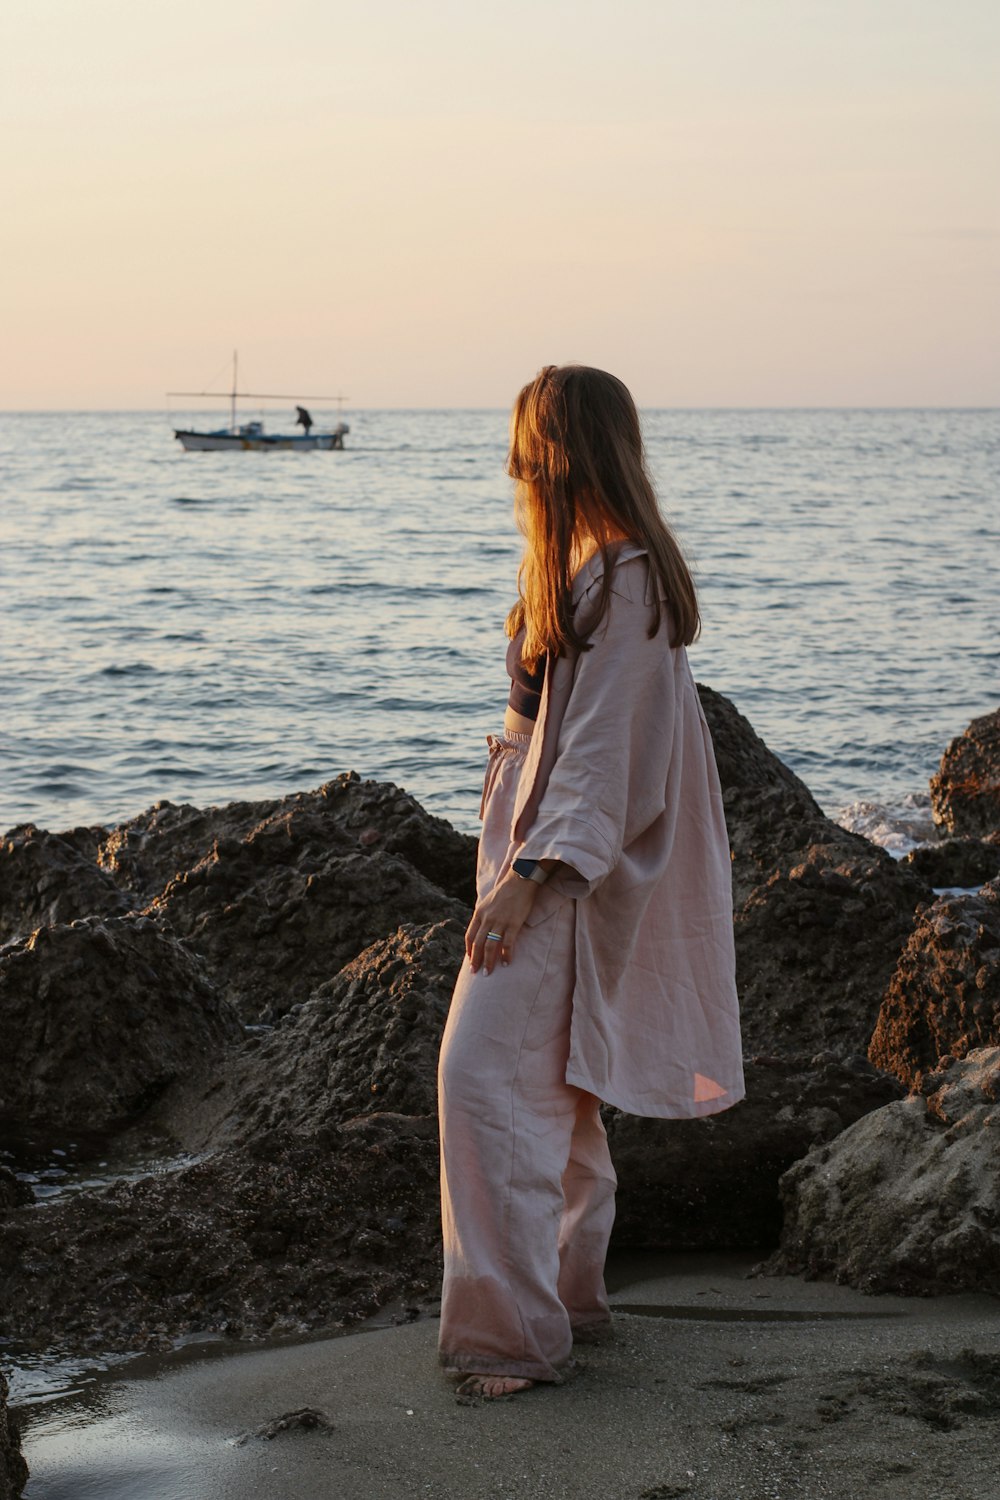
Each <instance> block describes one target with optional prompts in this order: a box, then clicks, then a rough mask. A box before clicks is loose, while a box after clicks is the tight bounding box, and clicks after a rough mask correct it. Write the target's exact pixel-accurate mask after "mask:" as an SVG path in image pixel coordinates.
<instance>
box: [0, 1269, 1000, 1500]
mask: <svg viewBox="0 0 1000 1500" xmlns="http://www.w3.org/2000/svg"><path fill="white" fill-rule="evenodd" d="M752 1264H753V1257H752V1256H747V1255H684V1256H680V1255H678V1256H670V1257H664V1256H656V1257H653V1256H649V1257H644V1256H635V1257H630V1258H628V1259H623V1260H619V1261H618V1262H617V1263H616V1264H615V1265H614V1267H613V1268H612V1270H611V1272H610V1274H609V1285H610V1287H611V1288H612V1300H613V1302H614V1304H615V1305H616V1307H617V1308H618V1312H617V1314H616V1331H615V1337H614V1338H613V1339H612V1340H611V1341H610V1342H608V1343H606V1344H602V1345H594V1346H588V1347H581V1348H579V1349H578V1351H577V1353H578V1356H579V1361H580V1366H581V1368H580V1369H579V1372H578V1373H576V1374H575V1375H573V1376H572V1377H571V1378H569V1379H568V1380H567V1381H566V1383H565V1384H563V1385H562V1386H558V1387H541V1388H536V1389H534V1390H532V1391H530V1392H528V1393H526V1394H524V1395H521V1396H518V1397H516V1398H514V1399H512V1400H508V1401H504V1402H491V1403H485V1402H480V1403H476V1404H474V1405H471V1406H470V1405H460V1404H459V1403H458V1402H456V1400H455V1395H454V1383H453V1382H451V1381H449V1380H447V1379H446V1378H445V1377H444V1376H443V1375H442V1374H440V1373H439V1371H438V1369H437V1366H436V1361H435V1341H436V1335H437V1324H436V1322H435V1321H434V1320H433V1319H426V1320H423V1321H420V1322H417V1323H411V1324H408V1325H405V1326H400V1327H397V1328H386V1329H382V1330H378V1331H374V1332H369V1333H366V1334H363V1335H359V1336H357V1337H347V1338H345V1337H335V1338H319V1339H312V1340H309V1341H307V1342H302V1343H296V1344H286V1345H284V1346H282V1347H277V1348H275V1347H264V1348H255V1349H252V1350H250V1351H249V1352H243V1353H234V1354H226V1355H223V1356H220V1355H219V1354H218V1353H217V1352H216V1351H207V1352H205V1353H201V1352H199V1351H198V1350H194V1351H192V1350H188V1351H185V1352H184V1353H183V1354H181V1355H177V1356H167V1357H165V1358H159V1359H157V1360H156V1361H153V1360H149V1361H141V1362H137V1363H136V1364H135V1365H133V1366H130V1367H127V1368H126V1369H125V1370H124V1372H123V1371H118V1372H116V1373H115V1374H114V1375H113V1376H108V1377H107V1378H105V1379H104V1380H103V1381H101V1382H99V1383H98V1385H97V1386H93V1387H90V1388H89V1389H88V1390H87V1391H85V1392H83V1393H81V1394H80V1395H79V1396H76V1397H67V1398H63V1399H61V1400H59V1401H57V1402H54V1403H51V1404H48V1405H45V1406H40V1407H34V1408H29V1409H28V1412H27V1416H28V1425H27V1429H26V1432H25V1453H26V1456H27V1458H28V1462H29V1464H30V1465H31V1469H32V1478H31V1480H30V1481H29V1484H28V1488H27V1490H26V1496H27V1500H230V1497H232V1500H236V1497H240V1500H285V1497H290V1500H291V1497H294V1500H411V1497H427V1496H433V1497H439V1496H440V1497H451V1496H456V1497H463V1500H508V1497H510V1500H514V1497H517V1500H673V1497H678V1500H680V1497H684V1500H827V1497H830V1500H855V1497H865V1500H869V1497H871V1500H883V1497H884V1500H924V1497H927V1500H995V1497H996V1496H997V1493H998V1479H997V1474H998V1462H997V1454H998V1453H1000V1299H998V1298H995V1297H990V1296H983V1295H977V1294H971V1293H963V1294H959V1295H955V1296H946V1297H938V1298H933V1299H925V1298H914V1299H908V1298H901V1297H890V1296H880V1297H870V1296H865V1295H863V1294H861V1293H858V1292H855V1291H852V1290H850V1289H849V1288H846V1287H839V1286H835V1285H833V1284H831V1283H825V1282H807V1281H802V1280H800V1279H797V1278H792V1277H774V1278H749V1279H748V1278H747V1276H746V1272H747V1271H748V1270H749V1269H750V1267H751V1265H752ZM301 1408H312V1409H314V1410H315V1411H318V1412H320V1413H322V1414H323V1416H324V1417H325V1419H326V1420H327V1421H328V1423H329V1426H314V1427H302V1426H292V1427H290V1428H288V1429H286V1430H283V1431H279V1432H278V1433H277V1435H276V1436H275V1437H274V1438H273V1439H272V1440H267V1439H265V1438H262V1437H256V1436H252V1435H251V1436H248V1437H246V1438H245V1440H244V1441H243V1442H242V1443H241V1442H238V1441H237V1439H239V1438H240V1437H241V1435H244V1434H248V1433H249V1434H252V1433H253V1432H254V1431H255V1430H256V1429H257V1428H258V1427H261V1426H263V1425H264V1424H266V1423H268V1422H269V1421H271V1420H272V1419H274V1418H276V1417H280V1416H281V1415H282V1414H284V1413H287V1412H290V1411H293V1410H296V1409H301Z"/></svg>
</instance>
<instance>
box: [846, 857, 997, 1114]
mask: <svg viewBox="0 0 1000 1500" xmlns="http://www.w3.org/2000/svg"><path fill="white" fill-rule="evenodd" d="M996 1046H1000V879H997V880H993V881H991V882H990V883H989V884H988V885H985V886H984V887H983V889H982V891H981V892H980V893H979V894H978V895H961V896H941V897H939V898H938V900H937V901H935V902H934V904H933V906H930V907H928V908H927V909H926V910H925V911H924V912H923V913H922V914H921V917H920V920H919V921H918V923H917V925H916V927H915V928H914V930H913V932H912V934H911V936H910V940H909V942H908V943H907V945H906V947H905V948H904V950H903V952H902V954H901V956H900V960H899V963H898V965H897V967H896V972H895V973H894V974H893V976H892V982H891V984H890V985H889V988H888V990H887V991H886V995H885V999H884V1000H883V1001H882V1008H881V1010H880V1012H879V1017H878V1023H877V1025H876V1027H875V1031H874V1033H873V1035H872V1040H871V1045H870V1047H869V1049H868V1056H869V1058H870V1059H871V1061H872V1062H873V1063H875V1064H876V1066H877V1067H880V1068H884V1069H886V1070H887V1071H889V1072H891V1073H895V1075H896V1076H897V1078H901V1079H902V1080H903V1082H904V1083H906V1084H908V1085H909V1086H910V1087H911V1088H916V1087H919V1085H920V1083H921V1080H922V1078H923V1076H924V1074H925V1073H927V1072H929V1071H931V1070H933V1069H935V1068H936V1067H937V1066H938V1060H939V1059H940V1058H942V1057H944V1056H946V1055H948V1056H951V1057H964V1056H965V1055H966V1053H968V1052H972V1051H973V1050H975V1049H976V1048H979V1047H996Z"/></svg>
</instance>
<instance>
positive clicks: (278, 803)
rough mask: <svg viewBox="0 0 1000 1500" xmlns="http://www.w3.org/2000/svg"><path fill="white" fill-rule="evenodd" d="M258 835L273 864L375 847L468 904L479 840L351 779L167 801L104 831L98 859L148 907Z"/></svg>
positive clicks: (406, 797) (390, 790)
mask: <svg viewBox="0 0 1000 1500" xmlns="http://www.w3.org/2000/svg"><path fill="white" fill-rule="evenodd" d="M257 830H259V831H260V832H259V838H260V839H261V840H262V841H264V842H267V843H269V844H270V846H271V852H272V856H276V855H277V851H278V848H279V847H280V846H281V845H284V851H283V857H284V861H285V863H287V864H291V863H295V862H296V861H301V862H308V861H309V860H310V859H315V858H317V857H320V856H322V855H323V854H324V853H327V854H328V853H330V852H331V851H335V852H337V853H340V854H346V853H349V852H350V851H351V850H357V849H359V848H362V849H371V848H377V849H379V850H381V851H382V852H383V853H385V854H394V855H397V856H399V857H400V858H402V859H405V860H407V861H408V862H409V863H410V864H411V865H412V866H413V868H414V869H415V870H419V871H420V873H421V874H422V875H424V876H425V877H426V879H427V880H429V881H431V882H432V884H434V885H436V886H438V887H439V888H440V889H441V890H442V891H444V892H445V893H446V894H447V895H450V896H453V897H454V898H455V899H456V900H458V901H461V902H463V903H464V904H471V902H472V900H473V896H474V891H475V868H476V841H475V839H473V838H471V837H470V836H469V835H468V834H464V833H459V832H458V831H457V830H456V829H454V828H452V826H451V824H450V823H447V822H445V820H444V819H443V818H436V817H434V816H433V815H432V814H430V813H428V812H426V811H425V810H424V808H422V807H421V805H420V803H419V802H417V800H416V798H415V797H412V796H410V794H409V793H408V792H405V791H403V790H402V789H401V788H400V787H397V786H394V785H392V783H390V782H378V781H363V780H362V779H361V777H359V776H358V775H357V773H356V772H354V771H348V772H345V773H344V774H343V775H342V776H337V777H336V778H334V780H332V781H328V782H325V783H324V785H323V786H321V787H318V788H316V790H314V791H310V792H294V793H292V794H290V795H289V796H287V797H281V798H272V799H270V800H265V801H258V802H227V803H225V804H224V805H223V806H221V807H207V808H198V807H192V806H190V805H189V804H187V803H181V804H177V803H172V802H168V801H161V802H157V803H155V804H154V805H153V806H152V807H150V808H148V809H147V810H146V811H145V812H143V813H140V814H139V815H138V817H135V818H129V819H128V820H127V821H126V822H124V823H119V824H118V825H117V826H116V827H115V828H113V829H111V830H110V831H109V832H107V833H106V835H105V837H104V838H103V839H102V840H101V841H100V843H99V845H98V846H97V849H96V859H97V861H98V863H99V864H100V866H101V868H102V869H104V870H106V871H107V872H108V873H109V874H110V875H111V876H112V877H113V878H114V880H115V881H116V882H117V883H118V884H119V885H120V886H121V887H122V888H123V889H125V890H128V891H130V892H132V893H134V895H135V896H136V897H137V898H139V899H141V900H142V901H143V902H145V901H147V900H149V899H151V898H152V897H153V896H156V895H159V894H160V893H161V892H162V891H163V890H164V889H165V888H166V886H167V885H168V884H169V882H170V881H171V880H173V879H175V878H176V877H177V876H178V875H180V874H182V873H183V872H184V871H185V870H191V869H193V868H194V867H195V866H196V865H198V864H200V863H201V862H202V861H203V860H204V859H205V858H206V857H207V856H208V855H210V854H211V852H212V851H213V849H215V848H216V846H217V845H219V844H220V843H221V844H222V845H223V846H226V845H235V844H240V843H243V842H245V841H246V840H247V839H249V838H250V837H251V835H253V834H254V833H255V831H257Z"/></svg>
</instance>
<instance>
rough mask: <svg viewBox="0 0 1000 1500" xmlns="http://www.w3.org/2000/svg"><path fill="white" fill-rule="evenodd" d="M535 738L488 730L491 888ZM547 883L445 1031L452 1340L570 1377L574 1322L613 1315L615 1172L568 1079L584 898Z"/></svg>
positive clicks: (445, 1319) (485, 878)
mask: <svg viewBox="0 0 1000 1500" xmlns="http://www.w3.org/2000/svg"><path fill="white" fill-rule="evenodd" d="M527 738H528V737H527V736H519V737H516V738H515V737H505V736H491V737H490V739H489V742H488V743H489V746H490V758H489V763H488V765H487V771H486V777H485V781H484V802H485V806H484V823H483V833H482V837H481V839H480V849H479V861H478V867H477V891H478V896H479V898H480V899H481V898H482V897H483V896H485V895H486V894H487V893H488V891H489V890H491V889H492V887H493V885H494V884H495V883H496V881H497V880H498V879H500V878H501V876H502V875H503V874H504V873H505V872H506V869H507V867H508V865H509V862H510V857H511V844H510V838H509V830H510V822H511V815H512V809H513V799H514V795H515V793H516V788H517V783H518V780H519V777H520V775H521V772H522V769H523V766H524V761H525V743H526V741H527ZM546 896H547V892H546V888H545V887H544V886H543V887H542V888H541V890H540V891H539V893H538V899H537V900H536V906H538V904H539V903H541V904H542V907H543V911H544V915H543V917H542V918H541V920H537V921H534V922H532V924H531V925H530V926H526V927H524V928H523V929H522V931H521V934H520V936H519V938H518V941H517V945H516V949H515V954H514V958H513V961H512V962H511V964H510V965H509V966H508V967H507V968H502V967H500V968H497V969H495V970H494V972H493V973H492V974H491V975H489V976H487V975H486V973H485V971H483V970H480V972H479V973H478V974H473V973H472V971H471V969H470V968H469V965H468V962H467V961H466V962H465V963H464V964H463V965H462V969H461V972H460V974H459V977H458V982H457V984H456V987H455V994H454V997H453V999H452V1005H451V1010H450V1012H449V1017H448V1023H447V1026H446V1029H445V1034H444V1038H443V1040H442V1046H441V1056H440V1063H439V1069H438V1108H439V1118H440V1128H441V1201H442V1229H443V1238H444V1282H443V1287H442V1298H441V1326H440V1339H439V1349H440V1358H441V1362H442V1364H444V1365H445V1367H446V1368H448V1369H451V1370H456V1371H467V1372H469V1373H472V1374H489V1375H511V1376H519V1377H522V1378H527V1379H532V1380H545V1381H552V1382H558V1381H559V1380H560V1379H561V1376H560V1373H559V1372H560V1369H561V1367H562V1366H563V1365H564V1364H565V1362H566V1360H567V1359H568V1357H569V1354H570V1350H571V1348H572V1344H573V1330H574V1328H575V1327H577V1326H580V1327H587V1328H588V1329H591V1328H594V1327H599V1326H602V1325H607V1324H608V1322H609V1320H610V1313H609V1310H608V1303H607V1296H606V1294H605V1289H604V1260H605V1256H606V1253H607V1246H608V1239H609V1236H610V1233H611V1226H612V1222H613V1219H614V1191H615V1186H616V1179H615V1175H614V1170H613V1168H612V1166H611V1159H610V1155H609V1153H608V1144H607V1138H606V1136H605V1133H604V1126H603V1124H602V1123H601V1118H600V1106H599V1101H598V1100H597V1099H596V1098H595V1097H594V1096H593V1095H592V1094H589V1093H587V1092H585V1091H584V1090H581V1089H579V1088H576V1087H575V1086H573V1085H571V1084H567V1082H566V1066H567V1061H568V1057H569V1044H570V1025H571V1015H572V991H573V972H574V957H573V955H574V949H575V941H576V938H575V929H576V903H575V901H573V900H572V899H571V898H570V897H567V896H565V895H564V896H560V897H557V898H556V899H555V900H552V899H551V898H549V899H545V898H546ZM533 916H534V913H533Z"/></svg>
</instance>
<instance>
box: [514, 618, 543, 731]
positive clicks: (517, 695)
mask: <svg viewBox="0 0 1000 1500" xmlns="http://www.w3.org/2000/svg"><path fill="white" fill-rule="evenodd" d="M523 644H524V631H523V630H522V631H520V632H519V633H518V634H517V635H516V636H515V637H514V639H513V640H512V641H511V643H510V645H509V646H508V647H507V675H508V677H509V678H510V697H509V698H508V699H507V706H508V708H512V709H513V710H514V712H515V713H516V714H521V716H522V717H523V718H525V719H537V718H538V707H539V704H540V703H541V701H542V683H543V682H544V681H545V663H546V660H547V658H545V657H543V658H542V661H541V663H540V665H539V668H538V671H537V672H529V671H528V669H527V667H526V666H525V665H524V663H523V662H522V660H521V647H522V646H523Z"/></svg>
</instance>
